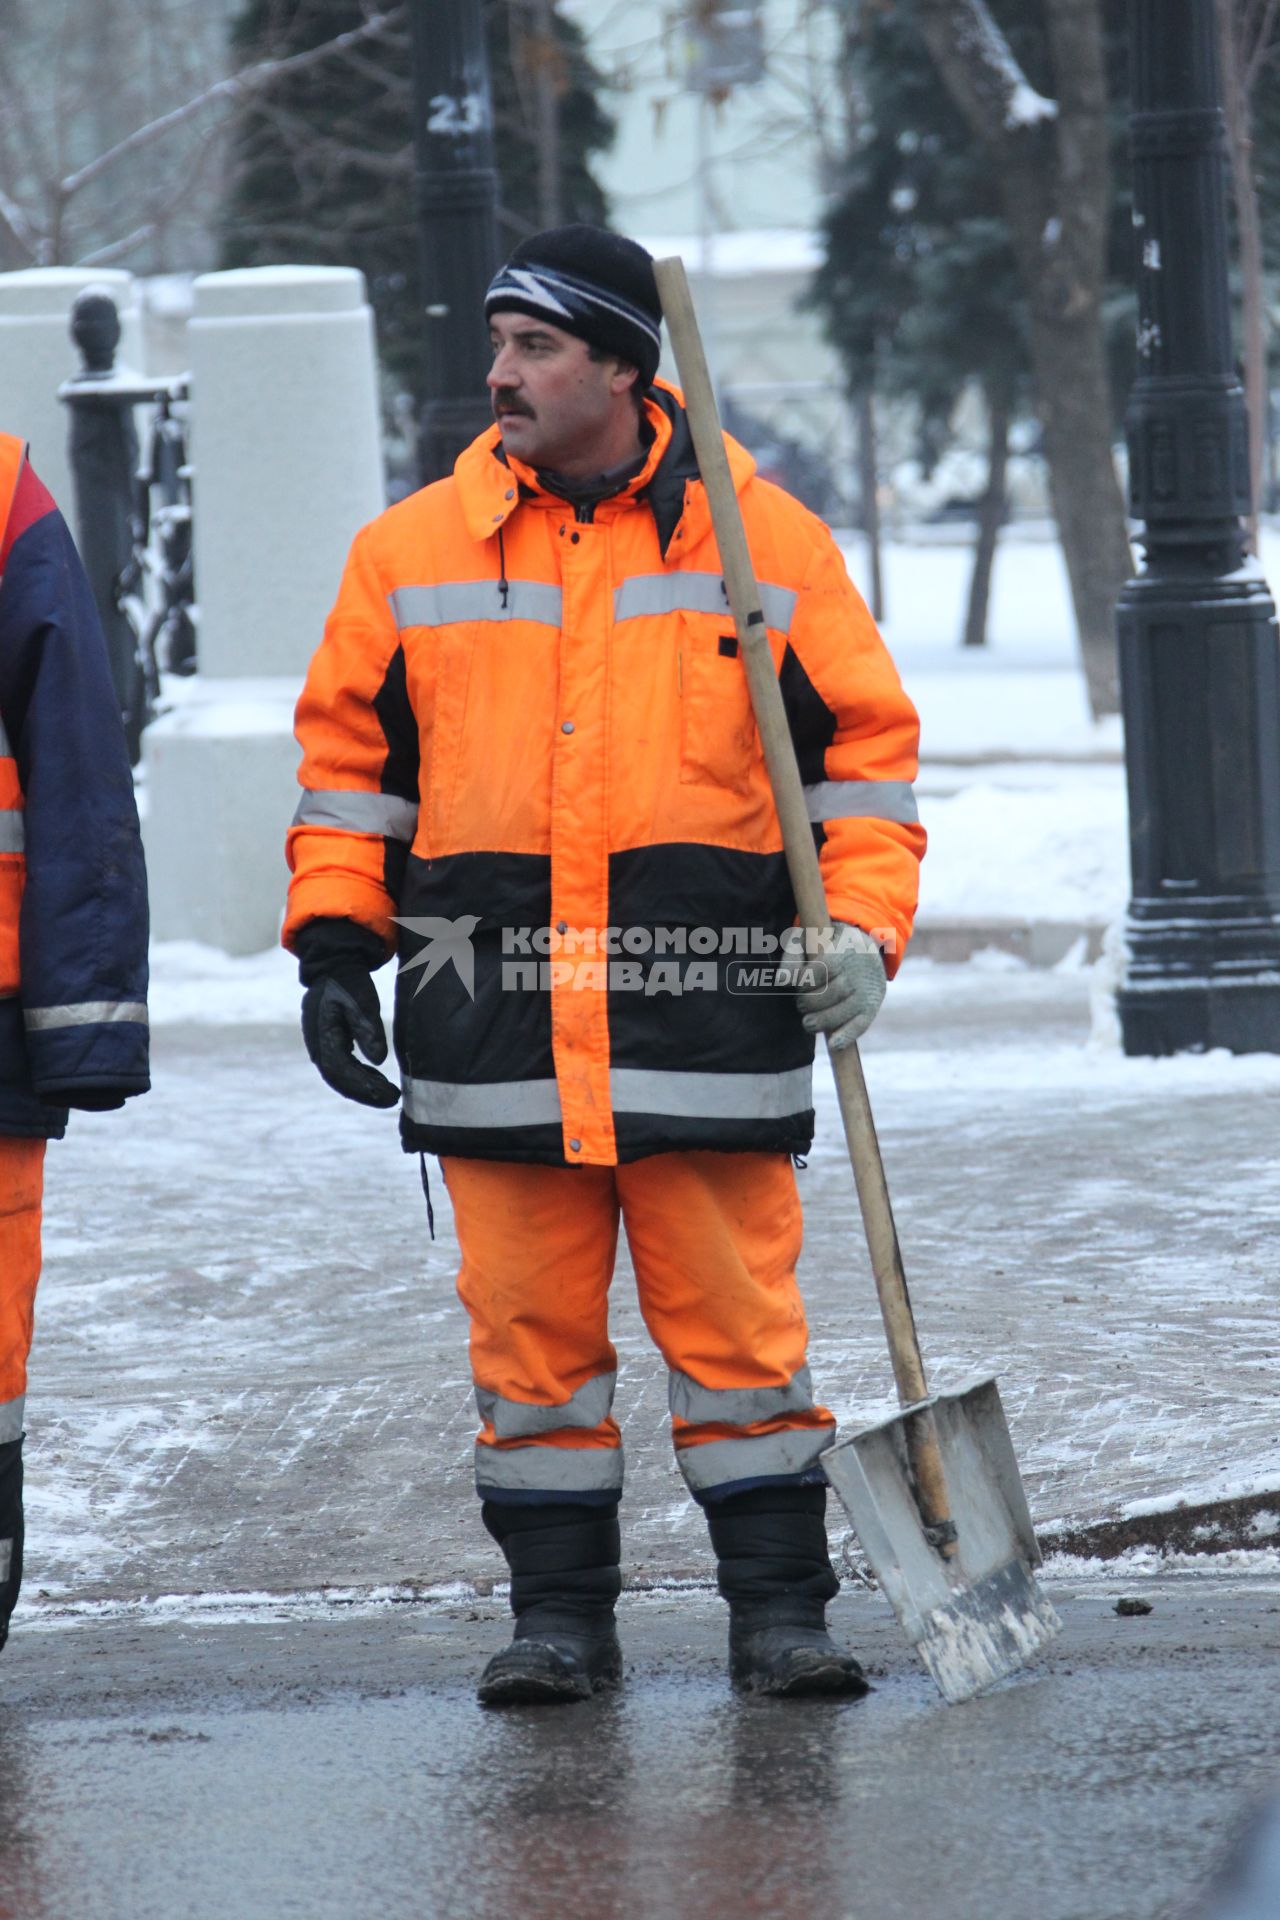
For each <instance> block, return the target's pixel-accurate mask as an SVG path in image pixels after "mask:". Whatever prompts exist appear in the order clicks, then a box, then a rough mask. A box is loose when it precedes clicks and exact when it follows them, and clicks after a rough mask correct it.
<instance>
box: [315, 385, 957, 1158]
mask: <svg viewBox="0 0 1280 1920" xmlns="http://www.w3.org/2000/svg"><path fill="white" fill-rule="evenodd" d="M645 404H646V411H647V416H648V420H649V424H650V427H651V428H652V430H653V435H654V438H653V443H652V446H651V447H650V449H649V457H648V459H647V461H646V464H645V467H644V469H643V471H642V472H641V473H640V474H639V476H638V477H637V478H636V479H635V480H634V481H633V482H632V483H631V485H630V486H629V487H628V488H627V489H626V491H625V492H624V493H623V494H622V495H620V496H618V497H617V498H614V499H611V500H606V501H604V502H603V503H602V504H600V505H599V506H597V507H596V508H595V509H594V512H592V513H591V514H590V516H589V517H588V518H587V519H585V520H584V519H580V518H578V517H576V516H575V511H574V509H573V507H572V506H570V505H569V504H568V503H566V502H565V501H564V500H562V499H559V498H556V497H555V496H554V495H553V494H551V493H549V492H547V491H546V490H545V489H544V488H543V487H542V486H540V484H539V482H538V480H537V477H536V476H535V475H534V474H533V473H532V472H530V471H528V470H527V469H525V468H523V467H522V466H520V465H519V464H518V463H517V462H515V461H511V462H508V461H507V460H506V457H505V455H504V454H503V452H502V449H501V445H500V442H499V438H498V433H497V429H496V428H493V429H490V430H489V431H488V432H487V433H484V434H482V435H481V437H480V438H479V439H478V440H477V441H475V442H474V443H473V444H472V445H471V446H470V447H469V448H468V449H467V450H466V451H465V452H464V453H463V454H462V455H461V456H460V458H459V460H458V462H457V465H456V467H455V469H454V472H453V475H452V476H451V477H450V478H449V479H446V480H442V481H439V482H437V483H436V484H435V485H433V486H430V487H426V488H424V489H423V490H422V491H421V492H419V493H416V494H414V495H412V496H411V497H410V498H409V499H407V500H404V501H402V502H401V503H400V504H399V505H397V506H394V507H392V508H390V509H389V510H388V511H387V512H386V513H384V514H383V515H381V516H380V518H378V519H377V520H375V521H374V522H372V524H371V525H369V526H367V527H365V528H364V529H363V530H362V531H361V533H360V534H359V535H358V536H357V537H356V540H355V544H354V546H353V547H352V551H351V556H350V559H349V561H348V564H347V569H346V573H345V576H344V578H343V581H342V586H341V590H340V592H339V595H338V600H337V604H336V606H335V607H334V610H333V612H332V614H331V615H330V618H329V621H328V624H327V626H326V628H325V635H324V641H323V643H322V645H321V646H320V647H319V649H318V650H317V652H316V654H315V657H314V659H313V660H312V663H311V667H310V671H309V673H308V676H307V682H306V686H305V689H304V691H303V693H302V696H301V699H300V700H299V703H298V711H297V735H298V740H299V743H300V745H301V747H302V750H303V758H302V766H301V771H300V775H299V778H300V781H301V784H302V787H303V789H304V792H303V796H302V800H301V803H300V805H299V807H298V811H297V814H296V816H295V819H294V823H293V826H292V827H291V829H290V832H289V838H288V857H289V863H290V866H291V868H292V872H293V879H292V882H291V885H290V890H289V908H288V915H287V918H286V922H285V932H284V939H285V944H286V945H287V946H292V945H293V944H294V942H295V940H296V937H297V935H298V934H299V932H300V931H301V930H302V928H304V927H305V926H306V925H307V924H308V923H309V922H310V921H313V920H317V919H333V918H344V919H348V920H352V921H355V922H357V923H358V924H359V925H361V926H363V927H366V928H369V929H371V930H372V931H374V932H375V933H377V934H379V935H380V936H381V937H382V939H383V941H384V943H385V946H386V949H387V952H388V953H390V952H391V951H392V950H393V949H394V948H396V947H397V946H398V947H399V951H400V956H401V974H400V978H399V981H398V984H397V1011H396V1019H395V1045H396V1052H397V1056H398V1059H399V1063H400V1068H401V1078H402V1085H403V1102H404V1105H403V1113H402V1118H401V1133H402V1139H403V1142H404V1145H405V1147H406V1148H407V1149H408V1150H409V1151H414V1152H416V1151H418V1150H425V1151H428V1152H432V1153H452V1154H462V1155H468V1156H471V1157H475V1158H486V1159H504V1160H534V1161H545V1162H550V1163H553V1164H556V1165H561V1164H568V1165H586V1164H595V1165H613V1164H616V1163H617V1162H618V1161H625V1160H633V1159H638V1158H640V1157H642V1156H643V1155H645V1154H650V1153H662V1152H669V1151H672V1150H678V1149H686V1148H713V1149H754V1150H777V1151H782V1152H802V1151H803V1150H804V1149H805V1148H806V1147H807V1146H808V1145H809V1143H810V1141H811V1138H812V1131H813V1112H812V1098H811V1086H810V1081H811V1069H812V1060H813V1043H812V1040H811V1039H810V1037H809V1036H808V1035H807V1034H806V1033H805V1031H804V1029H803V1027H802V1025H801V1022H800V1018H799V1014H798V1012H797V1009H796V1005H795V999H794V995H793V994H792V993H790V992H787V991H778V990H777V989H776V988H771V987H770V986H769V979H770V976H769V973H768V969H769V968H770V967H771V966H772V965H773V964H775V963H776V962H777V960H778V958H779V954H778V952H777V942H778V940H779V938H780V936H782V935H783V934H784V933H785V931H786V930H787V929H788V928H789V927H790V926H791V925H792V923H793V920H794V917H795V903H794V900H793V897H792V893H791V887H790V883H789V880H788V877H787V871H786V864H785V860H784V857H783V853H782V841H781V833H780V829H779V826H778V819H777V814H776V812H775V809H774V806H773V801H772V797H771V794H770V790H769V783H768V778H767V775H766V772H765V767H764V761H763V757H762V754H761V749H760V742H759V737H758V735H757V733H756V729H755V723H754V720H753V717H752V712H751V704H750V699H749V696H748V692H747V684H746V678H745V675H744V673H743V669H742V663H741V661H740V660H739V659H738V658H737V642H736V639H735V637H734V632H733V623H732V619H731V617H730V615H729V612H728V605H727V600H726V595H725V590H724V585H723V581H722V579H721V572H720V561H719V556H718V552H717V548H716V543H715V538H714V534H713V531H712V525H711V516H710V511H709V508H708V505H707V499H706V493H705V490H704V488H703V486H702V484H701V481H700V479H699V477H698V471H697V466H696V462H695V460H694V457H693V450H692V443H691V440H690V437H689V433H688V426H687V422H686V420H685V415H684V408H683V403H682V401H681V398H680V395H679V394H678V393H677V392H676V391H675V390H674V389H672V388H668V387H667V386H665V384H664V383H662V382H658V383H656V384H655V386H654V387H653V388H652V389H651V390H650V393H649V395H648V397H647V400H646V403H645ZM727 445H728V451H729V458H730V464H731V467H732V470H733V475H734V479H735V483H736V485H737V489H738V494H739V498H740V500H741V503H742V510H743V513H744V516H745V520H746V527H747V535H748V539H749V542H750V547H751V553H752V557H753V559H754V562H755V568H756V573H757V576H758V578H759V580H760V583H761V593H762V604H763V608H764V613H765V619H766V622H767V625H768V632H769V640H770V644H771V646H772V648H773V652H774V657H775V659H776V660H777V663H778V671H779V678H780V682H781V686H782V691H783V694H784V698H785V701H786V707H787V712H788V716H789V718H790V722H791V729H792V734H793V737H794V740H795V744H796V748H797V752H798V756H799V761H800V770H801V776H802V778H803V780H804V783H805V787H806V791H807V795H808V799H809V814H810V818H811V819H812V820H813V822H814V823H815V824H814V831H815V835H816V837H817V839H818V842H819V845H820V848H821V857H822V868H823V877H824V879H825V882H826V888H827V898H828V902H829V905H830V911H831V914H832V917H833V918H834V919H837V920H843V921H848V922H850V923H853V924H856V925H858V926H861V927H863V928H865V929H867V930H868V931H871V932H874V933H875V934H877V936H879V937H882V938H883V939H884V940H885V942H886V956H885V957H886V966H887V968H888V970H889V972H890V973H892V972H893V971H894V969H895V968H896V965H897V963H898V961H899V959H900V958H901V955H902V951H903V949H904V947H905V945H906V942H907V939H908V937H909V935H910V932H911V923H912V917H913V914H914V912H915V904H916V882H917V870H918V864H919V860H920V857H921V855H922V853H923V851H924V833H923V830H922V829H921V827H920V826H919V824H918V821H917V815H916V807H915V801H914V797H913V794H912V787H911V783H912V781H913V779H914V777H915V773H916V747H917V733H918V728H917V722H916V715H915V711H914V709H913V707H912V705H911V703H910V701H909V700H908V699H907V697H906V695H905V693H904V692H903V690H902V687H901V684H900V682H899V679H898V675H897V673H896V671H895V669H894V666H893V663H892V661H891V660H890V658H889V655H888V653H887V651H886V650H885V647H884V645H883V643H882V641H881V640H880V637H879V635H878V633H877V632H876V629H875V626H874V624H873V622H872V620H871V618H870V616H869V614H868V613H867V611H866V608H865V607H864V606H863V604H862V601H861V600H860V599H859V597H858V595H857V593H856V592H855V591H854V589H853V587H852V585H851V584H850V581H849V578H848V575H847V573H846V571H845V568H844V564H843V562H842V560H841V558H840V555H839V553H838V551H837V549H836V547H835V544H834V542H833V541H832V539H831V536H830V534H829V533H828V532H827V529H826V528H825V527H824V526H823V525H822V523H821V522H820V521H819V520H817V519H815V518H814V516H813V515H812V514H811V513H809V512H808V511H807V510H806V509H805V508H804V507H802V506H801V505H800V504H799V503H798V502H797V501H796V500H793V499H792V498H791V497H790V495H788V494H786V493H784V492H783V491H782V490H781V489H780V488H778V487H775V486H772V485H770V484H769V483H768V482H766V481H763V480H761V479H760V478H758V477H757V476H756V474H755V468H754V462H753V461H752V459H751V457H750V456H749V455H748V454H747V453H746V452H745V451H744V450H743V448H741V447H740V446H738V445H737V444H736V442H734V441H733V440H729V441H728V442H727Z"/></svg>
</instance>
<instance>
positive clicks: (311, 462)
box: [143, 267, 385, 954]
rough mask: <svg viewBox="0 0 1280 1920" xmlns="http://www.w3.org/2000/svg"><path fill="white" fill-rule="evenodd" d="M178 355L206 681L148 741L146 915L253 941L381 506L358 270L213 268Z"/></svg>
mask: <svg viewBox="0 0 1280 1920" xmlns="http://www.w3.org/2000/svg"><path fill="white" fill-rule="evenodd" d="M190 347H191V417H192V447H191V451H192V462H193V466H194V483H193V486H194V527H195V577H196V580H197V582H198V589H199V596H200V622H199V659H200V674H199V676H198V678H197V679H196V680H194V681H191V682H189V683H187V687H186V688H185V689H184V697H183V698H182V700H181V703H180V704H179V705H178V706H176V707H175V710H174V711H173V712H171V713H169V714H167V715H165V716H164V717H163V718H162V719H160V720H158V721H156V722H155V723H154V724H153V725H152V726H150V727H148V729H147V731H146V734H145V736H144V752H143V762H144V766H145V768H146V775H147V789H148V795H147V820H146V826H145V835H146V846H147V863H148V870H149V873H150V878H151V903H152V925H153V928H154V931H155V934H156V936H157V937H158V938H161V939H165V938H169V939H173V938H187V939H198V940H203V941H206V942H208V943H209V944H211V945H214V946H218V947H221V948H222V949H223V950H224V951H225V952H227V953H233V954H234V953H253V952H257V951H260V950H261V949H262V948H264V947H268V946H270V945H272V944H273V942H274V941H275V940H276V938H277V936H278V932H279V926H280V919H281V915H282V912H283V906H284V893H285V885H286V881H287V877H288V876H287V870H286V867H285V863H284V834H285V829H286V827H287V826H288V823H289V820H290V819H291V817H292V814H293V811H294V808H295V806H296V804H297V797H298V788H297V765H298V749H297V745H296V743H295V741H294V739H293V708H294V704H295V702H296V700H297V696H298V692H299V689H300V688H301V685H302V680H303V676H304V674H305V672H306V667H307V662H308V660H309V659H310V657H311V654H312V653H313V651H314V650H315V648H316V646H317V645H318V644H319V642H320V638H321V635H322V632H323V628H324V621H325V616H326V614H327V613H328V611H329V608H330V607H331V606H332V604H333V600H334V596H335V594H336V592H337V587H338V581H339V578H340V576H341V572H342V567H343V562H344V561H345V559H346V555H347V550H348V547H349V546H350V543H351V539H352V536H353V535H354V534H355V532H356V531H357V529H358V528H359V527H360V526H361V525H362V524H363V523H364V522H365V521H367V520H369V519H372V518H373V516H374V515H375V514H377V513H379V512H380V511H381V509H382V507H383V505H384V503H385V495H384V487H383V476H382V463H381V453H380V443H379V428H378V399H377V370H376V363H375V357H374V337H373V318H372V314H371V313H370V310H369V307H368V305H367V304H366V301H365V297H364V280H363V276H362V275H360V274H359V273H357V272H355V271H353V270H351V269H349V268H341V267H259V268H248V269H244V270H241V271H236V272H232V273H213V274H206V275H204V276H202V277H201V278H200V279H198V280H197V281H196V283H195V310H194V314H193V317H192V321H191V329H190Z"/></svg>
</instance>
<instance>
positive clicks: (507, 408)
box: [493, 387, 533, 420]
mask: <svg viewBox="0 0 1280 1920" xmlns="http://www.w3.org/2000/svg"><path fill="white" fill-rule="evenodd" d="M493 410H494V412H495V413H523V414H527V415H528V417H529V419H530V420H532V418H533V408H532V407H531V406H530V405H529V403H528V401H527V400H522V399H521V398H520V396H519V394H517V393H516V392H515V391H514V390H513V389H512V388H511V387H496V388H495V389H494V394H493Z"/></svg>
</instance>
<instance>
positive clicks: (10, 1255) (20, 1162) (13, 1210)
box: [0, 1137, 45, 1442]
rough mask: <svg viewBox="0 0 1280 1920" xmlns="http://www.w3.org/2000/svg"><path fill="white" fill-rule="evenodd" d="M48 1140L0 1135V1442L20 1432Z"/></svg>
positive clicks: (31, 1325)
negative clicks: (13, 1429) (17, 1138)
mask: <svg viewBox="0 0 1280 1920" xmlns="http://www.w3.org/2000/svg"><path fill="white" fill-rule="evenodd" d="M44 1145H45V1143H44V1141H43V1140H13V1139H9V1138H8V1137H0V1442H4V1441H6V1440H16V1439H17V1438H18V1436H19V1434H20V1433H21V1432H22V1399H23V1395H24V1394H25V1392H26V1388H27V1356H28V1354H29V1353H30V1352H31V1334H32V1327H33V1320H34V1313H35V1299H36V1282H37V1280H38V1279H39V1278H40V1206H41V1199H42V1195H43V1189H44ZM11 1427H14V1428H16V1431H14V1432H10V1431H9V1429H10V1428H11Z"/></svg>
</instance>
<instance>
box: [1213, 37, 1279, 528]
mask: <svg viewBox="0 0 1280 1920" xmlns="http://www.w3.org/2000/svg"><path fill="white" fill-rule="evenodd" d="M1218 45H1219V50H1220V54H1221V61H1222V103H1223V107H1224V110H1225V115H1226V122H1227V150H1228V152H1229V154H1230V156H1231V183H1232V192H1233V197H1234V199H1235V208H1236V231H1237V234H1238V236H1239V245H1240V304H1241V315H1242V328H1241V331H1242V334H1243V347H1244V391H1245V404H1246V406H1247V408H1248V413H1249V469H1250V472H1249V479H1250V493H1251V497H1252V500H1253V513H1252V517H1251V519H1250V523H1249V541H1250V545H1251V546H1252V548H1253V550H1254V552H1255V553H1256V552H1257V551H1258V510H1259V507H1260V506H1261V503H1262V475H1263V460H1264V457H1265V453H1266V443H1267V306H1266V298H1265V294H1264V288H1263V278H1262V209H1261V207H1260V205H1259V200H1258V181H1257V175H1256V173H1255V171H1254V164H1253V105H1254V99H1255V96H1256V93H1257V89H1258V85H1259V82H1260V81H1261V79H1262V77H1263V75H1264V74H1266V73H1271V74H1274V70H1275V68H1276V66H1277V64H1278V63H1280V0H1218Z"/></svg>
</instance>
